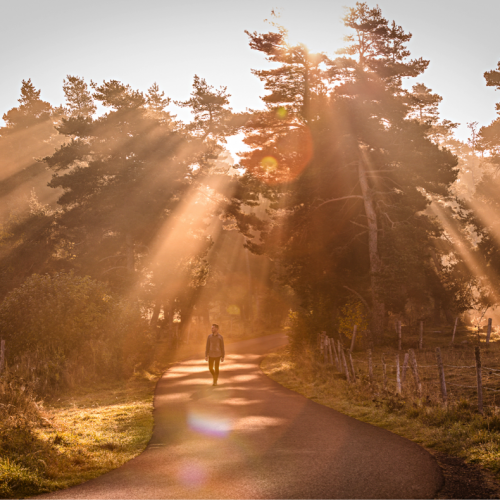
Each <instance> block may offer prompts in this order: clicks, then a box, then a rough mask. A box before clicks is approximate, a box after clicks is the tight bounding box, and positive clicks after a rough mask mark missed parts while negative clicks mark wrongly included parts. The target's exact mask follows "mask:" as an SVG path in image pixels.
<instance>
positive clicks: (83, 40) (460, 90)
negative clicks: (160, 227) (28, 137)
mask: <svg viewBox="0 0 500 500" xmlns="http://www.w3.org/2000/svg"><path fill="white" fill-rule="evenodd" d="M354 4H355V1H351V0H329V1H326V0H307V1H306V0H303V1H297V0H277V1H271V0H252V1H245V2H243V1H240V0H197V1H189V0H178V1H171V0H141V1H136V0H120V1H118V0H115V1H111V0H78V1H76V0H64V1H62V0H0V20H1V24H2V29H1V31H0V46H1V47H2V49H1V53H0V70H1V79H0V114H3V113H4V112H5V111H7V110H8V109H10V108H12V107H13V106H16V105H17V99H18V97H19V89H20V86H21V80H22V79H23V78H24V79H27V78H31V79H32V81H33V83H34V84H35V86H36V87H37V88H41V90H42V98H43V99H44V100H47V101H49V102H50V103H52V104H55V105H56V104H61V103H62V102H63V92H62V80H63V78H64V77H65V76H66V75H68V74H71V75H78V76H83V77H84V78H85V79H86V80H87V81H89V80H90V79H92V80H94V81H98V82H100V81H102V80H103V79H106V80H108V79H116V80H121V81H122V82H124V83H128V84H130V85H131V86H132V87H134V88H137V89H140V90H146V89H147V88H148V87H149V86H150V85H151V84H152V83H153V82H155V81H156V82H157V83H158V84H159V85H160V87H161V88H162V89H163V90H165V93H166V94H167V95H168V96H170V97H172V98H174V99H178V100H182V99H187V98H188V96H189V93H190V91H191V84H192V79H193V76H194V74H198V75H199V76H201V77H203V78H206V79H207V81H208V82H209V83H210V84H213V85H215V86H220V85H224V86H227V87H228V91H229V93H230V94H231V95H232V98H231V101H232V106H233V108H234V109H235V110H236V111H240V110H244V109H245V108H246V107H253V108H257V107H260V106H261V103H260V100H259V96H260V95H262V94H263V87H262V84H261V83H260V82H259V81H258V79H257V78H256V77H255V76H253V75H252V74H251V73H250V69H251V68H263V67H266V64H265V62H264V60H263V58H262V56H261V55H260V54H259V53H256V52H253V51H251V50H250V49H249V47H248V41H247V36H246V35H245V33H244V30H245V29H246V30H249V31H259V32H264V31H267V30H268V29H269V26H268V25H266V24H265V23H264V22H263V21H264V19H265V18H268V17H269V16H270V12H271V9H275V10H277V11H280V12H281V19H280V22H281V23H282V24H283V25H284V26H285V27H287V28H288V29H289V31H290V37H291V39H292V41H294V42H299V41H300V42H304V43H306V44H307V45H308V46H309V47H310V49H312V50H315V51H325V52H327V53H329V54H333V52H334V51H335V50H336V49H337V48H339V47H340V46H341V45H342V37H343V35H344V34H345V32H344V28H343V26H342V23H341V17H342V15H343V6H346V5H347V6H353V5H354ZM368 4H369V5H370V6H374V5H376V2H368ZM378 5H379V6H380V7H381V8H382V12H383V14H384V15H385V17H386V18H388V19H389V20H395V21H396V22H397V23H398V24H400V25H401V26H402V27H403V28H404V29H405V31H410V32H411V33H413V39H412V41H411V43H410V49H411V51H412V56H413V57H424V58H425V59H430V61H431V63H430V66H429V69H428V70H427V71H426V73H424V75H422V76H421V77H419V78H418V79H417V80H416V81H421V82H424V83H425V84H426V85H427V86H429V87H431V88H432V89H433V91H434V92H437V93H439V94H440V95H442V96H443V97H444V100H443V103H442V105H441V108H440V109H441V113H442V117H443V118H447V119H450V120H453V121H455V122H460V123H461V124H462V126H461V127H460V129H459V132H458V135H459V137H460V138H462V139H464V138H465V137H466V136H467V130H466V127H465V124H466V123H467V122H471V121H478V122H479V124H480V125H484V124H488V123H489V122H490V121H491V120H493V119H494V118H495V109H494V103H495V102H497V101H500V92H497V93H496V94H495V91H494V90H493V89H491V88H486V86H485V81H484V78H483V73H484V72H485V71H487V70H490V69H493V68H495V67H496V64H497V62H498V61H499V60H500V41H499V28H500V0H474V1H472V0H380V1H379V2H378Z"/></svg>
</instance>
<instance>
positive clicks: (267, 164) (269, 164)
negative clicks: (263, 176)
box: [260, 156, 278, 173]
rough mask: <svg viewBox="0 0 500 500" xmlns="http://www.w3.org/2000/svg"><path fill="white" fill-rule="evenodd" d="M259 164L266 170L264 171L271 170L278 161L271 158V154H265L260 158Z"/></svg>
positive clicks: (275, 167)
mask: <svg viewBox="0 0 500 500" xmlns="http://www.w3.org/2000/svg"><path fill="white" fill-rule="evenodd" d="M260 166H261V167H262V168H263V169H264V170H265V171H266V172H268V173H269V172H273V171H274V170H276V169H277V168H278V162H277V161H276V158H273V157H272V156H266V157H264V158H262V160H260Z"/></svg>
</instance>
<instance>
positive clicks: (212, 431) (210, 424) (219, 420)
mask: <svg viewBox="0 0 500 500" xmlns="http://www.w3.org/2000/svg"><path fill="white" fill-rule="evenodd" d="M187 421H188V425H189V428H190V429H191V430H193V431H195V432H199V433H200V434H204V435H205V436H211V437H216V438H224V437H226V436H228V434H229V433H230V432H231V420H230V419H229V418H224V417H220V416H215V415H207V414H203V413H199V412H190V413H189V414H188V417H187Z"/></svg>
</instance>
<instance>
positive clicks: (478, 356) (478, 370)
mask: <svg viewBox="0 0 500 500" xmlns="http://www.w3.org/2000/svg"><path fill="white" fill-rule="evenodd" d="M474 354H475V356H476V375H477V409H478V410H479V413H481V415H482V414H483V382H482V375H481V348H480V347H479V346H477V347H475V348H474Z"/></svg>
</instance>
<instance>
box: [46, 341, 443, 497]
mask: <svg viewBox="0 0 500 500" xmlns="http://www.w3.org/2000/svg"><path fill="white" fill-rule="evenodd" d="M285 342H286V337H285V336H284V335H281V334H279V335H273V336H268V337H261V338H257V339H251V340H245V341H242V342H238V343H235V344H230V345H228V346H227V347H228V349H227V351H228V355H227V358H226V361H225V362H224V363H223V364H221V374H220V378H219V386H218V387H212V385H211V377H210V374H209V372H208V369H207V363H205V362H204V360H201V359H200V360H190V361H185V362H182V363H179V364H178V365H175V366H174V367H172V368H171V369H170V370H169V371H168V372H166V373H165V374H164V375H163V377H162V379H161V380H160V381H159V383H158V386H157V388H156V395H155V411H154V417H155V429H154V432H153V437H152V439H151V442H150V443H149V446H148V447H147V449H146V450H145V451H144V453H142V454H141V455H139V456H138V457H136V458H135V459H133V460H131V461H130V462H128V463H126V464H125V465H123V466H122V467H120V468H119V469H116V470H114V471H112V472H109V473H108V474H105V475H104V476H101V477H99V478H97V479H93V480H91V481H88V482H87V483H84V484H82V485H80V486H76V487H74V488H71V489H68V490H63V491H59V492H54V493H51V494H49V495H44V497H46V498H49V497H50V498H434V495H435V494H436V492H437V491H438V490H439V488H440V487H441V485H442V476H441V473H440V470H439V467H438V465H437V464H436V462H435V461H434V459H433V458H432V457H431V455H430V454H429V453H427V452H426V451H425V450H424V449H422V448H421V447H419V446H418V445H416V444H414V443H412V442H410V441H408V440H406V439H403V438H400V437H398V436H396V435H395V434H392V433H390V432H388V431H386V430H384V429H380V428H378V427H374V426H372V425H369V424H365V423H363V422H359V421H358V420H355V419H353V418H350V417H347V416H345V415H343V414H341V413H338V412H336V411H335V410H332V409H331V408H327V407H325V406H321V405H319V404H317V403H314V402H313V401H311V400H308V399H306V398H304V397H303V396H301V395H299V394H297V393H295V392H293V391H290V390H288V389H285V388H283V387H281V386H280V385H279V384H277V383H276V382H274V381H272V380H270V379H269V378H268V377H266V376H265V375H264V374H263V373H262V372H261V371H260V368H259V363H260V360H261V358H262V355H263V354H264V353H266V352H268V351H269V350H271V349H274V348H276V347H279V346H281V345H283V344H284V343H285Z"/></svg>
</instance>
